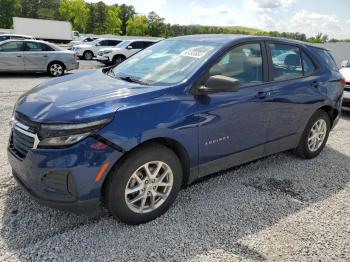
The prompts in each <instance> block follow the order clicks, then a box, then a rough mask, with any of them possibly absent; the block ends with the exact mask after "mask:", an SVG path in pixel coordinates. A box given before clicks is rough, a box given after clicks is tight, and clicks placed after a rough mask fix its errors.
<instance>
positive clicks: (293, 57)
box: [284, 54, 300, 66]
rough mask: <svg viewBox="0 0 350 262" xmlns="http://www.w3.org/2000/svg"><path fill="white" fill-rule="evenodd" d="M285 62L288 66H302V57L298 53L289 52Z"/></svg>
mask: <svg viewBox="0 0 350 262" xmlns="http://www.w3.org/2000/svg"><path fill="white" fill-rule="evenodd" d="M284 64H285V65H287V66H300V57H299V55H297V54H288V55H287V56H286V58H285V59H284Z"/></svg>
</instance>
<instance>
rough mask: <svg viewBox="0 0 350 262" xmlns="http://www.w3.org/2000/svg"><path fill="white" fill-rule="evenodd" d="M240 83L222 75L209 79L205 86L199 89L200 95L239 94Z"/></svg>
mask: <svg viewBox="0 0 350 262" xmlns="http://www.w3.org/2000/svg"><path fill="white" fill-rule="evenodd" d="M239 88H240V81H239V80H238V79H236V78H231V77H227V76H222V75H215V76H211V77H209V79H208V81H207V83H206V84H205V85H204V86H200V87H199V88H198V93H199V94H212V93H221V92H238V91H239Z"/></svg>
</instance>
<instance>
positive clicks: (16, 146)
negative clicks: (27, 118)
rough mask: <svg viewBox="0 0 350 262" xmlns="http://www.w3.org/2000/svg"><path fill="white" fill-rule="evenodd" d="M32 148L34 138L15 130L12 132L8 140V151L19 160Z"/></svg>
mask: <svg viewBox="0 0 350 262" xmlns="http://www.w3.org/2000/svg"><path fill="white" fill-rule="evenodd" d="M33 146H34V138H33V137H30V136H27V135H25V134H23V133H21V132H20V131H18V130H17V129H13V130H12V134H11V138H10V149H11V151H12V152H13V153H14V154H15V155H16V156H18V157H19V158H20V159H23V158H25V157H26V155H27V153H28V151H29V150H30V149H32V148H33Z"/></svg>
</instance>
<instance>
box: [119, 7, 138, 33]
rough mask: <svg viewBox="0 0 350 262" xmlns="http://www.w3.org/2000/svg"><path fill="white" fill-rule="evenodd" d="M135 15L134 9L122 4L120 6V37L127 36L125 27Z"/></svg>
mask: <svg viewBox="0 0 350 262" xmlns="http://www.w3.org/2000/svg"><path fill="white" fill-rule="evenodd" d="M135 14H136V11H135V8H134V7H133V6H132V5H125V4H122V5H121V6H120V19H121V21H122V25H121V31H122V32H121V33H122V35H126V34H127V32H126V31H127V29H126V27H127V25H128V21H129V20H130V19H132V18H134V16H135Z"/></svg>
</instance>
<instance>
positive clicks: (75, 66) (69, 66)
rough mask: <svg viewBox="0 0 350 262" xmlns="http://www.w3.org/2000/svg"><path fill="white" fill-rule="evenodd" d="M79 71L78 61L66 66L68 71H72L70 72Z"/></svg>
mask: <svg viewBox="0 0 350 262" xmlns="http://www.w3.org/2000/svg"><path fill="white" fill-rule="evenodd" d="M77 69H79V62H78V61H76V62H75V63H71V64H66V70H67V71H70V70H77Z"/></svg>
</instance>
